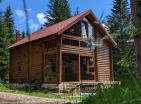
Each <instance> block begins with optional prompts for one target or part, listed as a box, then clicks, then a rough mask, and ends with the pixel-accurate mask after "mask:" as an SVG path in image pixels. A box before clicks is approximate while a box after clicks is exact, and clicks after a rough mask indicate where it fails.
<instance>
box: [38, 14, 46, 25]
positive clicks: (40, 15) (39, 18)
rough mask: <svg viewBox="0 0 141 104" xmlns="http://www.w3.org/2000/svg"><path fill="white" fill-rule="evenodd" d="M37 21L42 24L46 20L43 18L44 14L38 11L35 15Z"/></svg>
mask: <svg viewBox="0 0 141 104" xmlns="http://www.w3.org/2000/svg"><path fill="white" fill-rule="evenodd" d="M36 16H37V18H38V21H39V22H40V24H44V23H45V22H46V21H47V20H46V19H45V14H44V13H38V14H37V15H36Z"/></svg>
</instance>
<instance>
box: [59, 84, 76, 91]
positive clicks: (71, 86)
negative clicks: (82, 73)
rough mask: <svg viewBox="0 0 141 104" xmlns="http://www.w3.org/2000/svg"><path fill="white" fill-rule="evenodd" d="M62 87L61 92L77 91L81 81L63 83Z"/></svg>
mask: <svg viewBox="0 0 141 104" xmlns="http://www.w3.org/2000/svg"><path fill="white" fill-rule="evenodd" d="M61 86H62V88H61V89H60V92H62V93H73V92H76V90H78V89H79V83H69V82H68V83H66V82H65V83H62V84H61Z"/></svg>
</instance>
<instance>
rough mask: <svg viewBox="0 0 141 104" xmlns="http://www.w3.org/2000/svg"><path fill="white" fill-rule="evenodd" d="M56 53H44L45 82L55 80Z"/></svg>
mask: <svg viewBox="0 0 141 104" xmlns="http://www.w3.org/2000/svg"><path fill="white" fill-rule="evenodd" d="M56 64H57V63H56V53H48V54H46V55H45V70H44V71H45V72H44V80H45V82H53V81H56V78H57V77H56V66H57V65H56Z"/></svg>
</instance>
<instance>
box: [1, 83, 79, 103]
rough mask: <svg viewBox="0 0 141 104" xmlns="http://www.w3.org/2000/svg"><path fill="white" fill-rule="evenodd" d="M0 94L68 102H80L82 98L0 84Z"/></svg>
mask: <svg viewBox="0 0 141 104" xmlns="http://www.w3.org/2000/svg"><path fill="white" fill-rule="evenodd" d="M0 92H8V93H15V94H23V95H30V96H35V97H43V98H49V99H64V98H65V99H66V100H70V101H71V100H77V101H79V100H80V97H70V96H67V95H59V94H57V93H51V92H43V91H32V90H22V89H16V88H14V87H11V86H10V85H9V84H3V83H0Z"/></svg>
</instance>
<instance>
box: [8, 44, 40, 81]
mask: <svg viewBox="0 0 141 104" xmlns="http://www.w3.org/2000/svg"><path fill="white" fill-rule="evenodd" d="M28 54H29V53H28V46H27V45H22V46H19V47H17V48H14V49H12V50H11V64H12V65H11V69H10V70H11V74H10V76H11V82H14V83H17V82H19V81H26V80H39V81H41V80H42V46H41V44H40V42H39V41H38V42H35V43H32V46H31V54H30V55H31V56H30V58H31V59H30V61H31V62H30V70H29V69H28V65H29V62H28ZM18 65H19V66H20V67H21V70H20V71H19V70H18Z"/></svg>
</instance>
